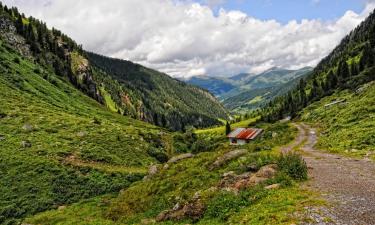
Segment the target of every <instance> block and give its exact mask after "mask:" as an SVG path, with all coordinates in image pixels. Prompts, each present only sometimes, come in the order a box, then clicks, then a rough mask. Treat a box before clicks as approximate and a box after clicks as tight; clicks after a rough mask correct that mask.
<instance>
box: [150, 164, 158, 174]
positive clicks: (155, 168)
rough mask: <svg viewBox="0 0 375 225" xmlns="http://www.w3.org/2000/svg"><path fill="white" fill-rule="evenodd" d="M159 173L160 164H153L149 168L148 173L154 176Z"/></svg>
mask: <svg viewBox="0 0 375 225" xmlns="http://www.w3.org/2000/svg"><path fill="white" fill-rule="evenodd" d="M157 173H158V166H157V165H151V166H150V167H149V168H148V175H149V176H153V175H155V174H157Z"/></svg>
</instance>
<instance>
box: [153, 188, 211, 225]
mask: <svg viewBox="0 0 375 225" xmlns="http://www.w3.org/2000/svg"><path fill="white" fill-rule="evenodd" d="M197 196H198V195H197ZM205 210H206V207H205V206H204V205H203V203H202V202H201V201H200V199H199V197H197V198H196V199H193V200H192V201H191V202H189V203H186V204H185V205H183V206H181V205H180V204H179V203H177V204H176V205H175V206H174V207H173V209H171V210H166V211H163V212H161V213H160V214H159V215H158V216H157V217H156V221H157V222H162V221H166V220H174V221H178V220H182V219H185V218H189V219H192V220H198V219H200V218H201V217H202V216H203V213H204V211H205Z"/></svg>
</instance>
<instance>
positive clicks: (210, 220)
mask: <svg viewBox="0 0 375 225" xmlns="http://www.w3.org/2000/svg"><path fill="white" fill-rule="evenodd" d="M260 126H261V127H263V128H264V129H267V131H266V132H265V133H264V134H263V136H262V137H261V138H259V139H258V140H256V141H254V142H252V143H250V144H248V145H245V146H241V148H245V149H248V153H247V154H246V155H245V156H243V157H241V158H239V159H237V160H233V161H230V162H229V163H227V164H225V165H223V166H222V167H220V168H217V169H214V170H209V169H208V168H209V166H210V165H211V164H212V163H213V162H214V161H215V160H216V158H217V157H219V156H222V155H223V154H224V153H226V152H228V151H231V150H234V149H237V147H235V146H229V144H228V143H227V142H226V138H225V136H223V135H220V137H218V136H217V137H216V138H218V139H220V138H221V141H220V143H221V144H220V145H219V146H218V147H217V149H215V150H214V151H211V152H202V153H199V154H197V155H195V157H193V158H190V159H186V160H183V161H180V162H178V163H175V164H170V165H169V167H168V168H163V166H162V165H159V166H158V168H159V172H158V174H156V175H155V176H154V177H152V178H151V179H148V180H142V181H138V182H136V183H133V184H132V185H131V186H130V187H129V188H126V189H124V190H123V191H121V193H120V194H119V196H117V197H113V198H106V199H108V200H106V201H105V202H106V204H105V205H102V204H101V203H100V202H102V200H101V199H100V198H94V199H92V200H90V201H84V202H80V203H77V204H74V205H72V206H69V207H67V208H66V209H64V210H52V211H47V212H44V213H41V214H38V215H36V216H34V217H30V218H28V219H26V220H25V222H26V223H31V224H75V223H77V224H80V223H79V222H80V221H85V222H87V221H88V222H87V223H86V224H112V223H114V224H141V223H142V222H145V221H153V218H155V217H156V216H157V215H158V214H159V213H160V212H161V211H163V210H166V209H171V208H173V206H174V205H175V204H176V203H181V204H183V203H184V202H189V201H191V200H192V198H193V196H194V195H195V194H196V193H197V192H198V193H200V195H201V200H202V202H203V203H204V204H205V205H206V206H207V210H206V212H205V213H204V215H203V217H202V218H201V219H200V220H199V221H192V220H191V219H189V218H186V219H185V220H181V221H166V222H160V223H158V224H187V223H192V222H197V224H249V223H250V224H252V223H253V222H254V221H255V222H256V223H255V222H254V224H287V222H289V224H290V223H292V222H295V221H296V220H297V219H298V218H295V217H294V216H292V214H293V213H294V212H299V211H301V212H302V211H303V206H304V205H305V204H308V203H309V204H313V203H312V202H313V200H312V195H311V194H309V193H308V192H306V191H303V190H301V189H299V188H298V183H297V181H293V179H292V178H291V177H289V175H288V172H285V171H283V170H282V172H280V173H279V175H278V176H277V177H276V178H275V179H271V180H269V181H267V182H266V184H272V183H275V182H276V183H281V184H282V188H281V189H279V190H265V189H264V188H263V186H262V185H261V186H256V187H254V188H249V189H246V190H244V191H241V192H240V194H239V195H234V194H232V193H229V192H225V191H217V190H215V189H213V188H212V187H215V186H217V184H218V182H220V180H221V176H222V174H223V173H225V172H228V171H234V172H235V173H237V174H241V173H243V172H246V171H247V165H256V166H257V167H258V168H260V167H261V166H263V165H266V164H270V163H277V162H278V160H279V156H278V153H277V152H276V149H277V148H278V147H279V145H285V144H287V143H289V142H290V141H291V140H293V138H294V135H295V133H296V130H295V128H294V127H290V126H289V125H288V124H283V123H277V124H261V125H260ZM276 131H278V132H279V134H278V135H276V136H275V135H272V133H273V132H276ZM215 133H216V131H215V130H214V131H213V133H212V134H211V136H213V135H215ZM206 135H207V133H206ZM261 146H263V147H264V146H267V147H266V148H261ZM266 184H265V185H266ZM92 207H93V208H92ZM77 209H80V210H77ZM94 214H95V215H96V216H93V215H94Z"/></svg>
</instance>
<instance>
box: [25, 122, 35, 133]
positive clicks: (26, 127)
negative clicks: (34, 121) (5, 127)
mask: <svg viewBox="0 0 375 225" xmlns="http://www.w3.org/2000/svg"><path fill="white" fill-rule="evenodd" d="M22 129H23V130H24V131H26V132H30V131H33V130H34V127H33V126H32V125H31V124H28V123H27V124H25V125H23V127H22Z"/></svg>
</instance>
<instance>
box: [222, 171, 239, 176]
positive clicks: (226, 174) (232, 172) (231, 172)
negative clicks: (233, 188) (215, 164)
mask: <svg viewBox="0 0 375 225" xmlns="http://www.w3.org/2000/svg"><path fill="white" fill-rule="evenodd" d="M235 175H236V174H235V173H234V171H229V172H226V173H224V174H223V175H222V177H233V176H235Z"/></svg>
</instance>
